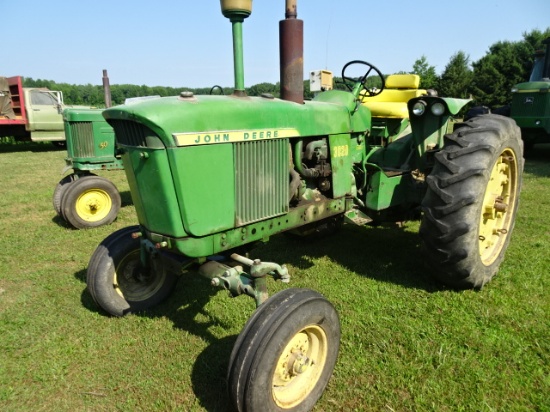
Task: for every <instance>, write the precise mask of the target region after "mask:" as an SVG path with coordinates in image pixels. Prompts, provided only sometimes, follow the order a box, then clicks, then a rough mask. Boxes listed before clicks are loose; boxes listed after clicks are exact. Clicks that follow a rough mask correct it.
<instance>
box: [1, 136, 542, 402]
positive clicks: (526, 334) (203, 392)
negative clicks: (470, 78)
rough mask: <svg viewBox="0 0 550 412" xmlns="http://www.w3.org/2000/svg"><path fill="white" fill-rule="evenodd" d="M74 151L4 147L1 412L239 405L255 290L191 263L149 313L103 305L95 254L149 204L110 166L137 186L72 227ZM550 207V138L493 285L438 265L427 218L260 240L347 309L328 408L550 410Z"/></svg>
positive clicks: (532, 159) (297, 282)
mask: <svg viewBox="0 0 550 412" xmlns="http://www.w3.org/2000/svg"><path fill="white" fill-rule="evenodd" d="M64 157H65V152H64V151H62V150H55V149H54V148H53V146H51V145H49V144H17V145H10V144H7V143H3V144H0V172H1V175H2V189H1V194H2V195H1V196H0V210H1V218H0V234H1V236H2V241H1V243H0V244H1V245H2V246H1V248H0V410H2V411H13V412H20V411H33V412H36V411H118V410H119V411H225V410H226V408H227V403H228V398H227V395H226V382H225V377H226V369H227V364H228V360H229V354H230V352H231V349H232V346H233V343H234V342H235V340H236V337H237V335H238V333H239V332H240V330H241V328H242V326H243V325H244V323H245V322H246V320H247V318H248V316H250V314H251V313H252V311H253V310H254V302H253V300H252V299H250V298H246V297H240V298H236V299H231V298H229V297H228V296H227V293H226V292H223V291H219V290H217V289H213V288H212V287H211V286H210V285H209V282H208V281H206V280H204V279H203V278H201V277H200V276H199V275H197V274H195V273H189V274H186V275H184V276H183V277H182V278H181V279H180V281H179V282H178V285H177V289H176V291H175V293H174V295H172V296H171V297H170V298H169V299H168V300H167V301H166V302H164V303H163V304H162V305H160V306H158V307H156V308H154V310H151V311H149V312H147V313H142V314H137V315H130V316H128V317H126V318H122V319H118V318H111V317H108V316H106V315H105V314H104V313H103V312H102V311H100V310H98V308H97V307H96V306H95V304H94V303H93V301H92V299H91V297H90V295H89V294H88V292H87V290H86V284H85V273H86V266H87V264H88V260H89V258H90V256H91V254H92V252H93V251H94V249H95V247H96V246H97V244H98V243H99V242H100V241H101V240H102V239H103V238H105V237H106V236H108V235H109V234H110V233H111V232H113V231H115V230H117V229H120V228H122V227H125V226H129V225H133V224H136V223H137V221H136V218H135V211H134V209H133V206H132V204H131V200H130V195H129V193H128V186H127V184H126V181H125V177H124V173H123V172H104V173H100V175H102V176H105V177H108V178H109V179H110V180H111V181H113V182H114V183H115V184H116V185H117V187H118V188H119V190H120V191H121V193H122V199H123V207H122V209H121V212H120V214H119V217H118V219H117V220H116V221H115V222H114V223H113V224H112V225H110V226H106V227H100V228H96V229H90V230H74V229H71V228H69V227H68V226H67V225H66V224H65V223H64V222H63V221H62V220H61V219H60V218H58V217H57V216H56V214H55V211H54V210H53V206H52V194H53V190H54V188H55V186H56V184H57V182H58V181H59V180H60V179H61V177H62V176H61V175H60V172H61V170H62V168H63V166H64V161H63V158H64ZM549 216H550V145H541V146H537V147H536V150H535V152H534V153H532V154H531V155H530V156H529V157H528V158H527V161H526V166H525V175H524V184H523V192H522V195H521V203H520V208H519V212H518V216H517V220H516V228H515V231H514V233H513V236H512V242H511V245H510V247H509V249H508V252H507V258H506V260H505V261H504V263H503V265H502V266H501V270H500V273H499V275H498V276H497V277H496V278H495V279H494V280H493V281H492V282H491V283H490V284H488V285H487V286H486V287H485V288H484V289H483V290H481V291H477V292H476V291H464V292H455V291H452V290H448V289H446V288H444V287H442V286H441V285H439V284H438V283H436V282H434V281H433V280H432V279H431V278H430V277H429V275H428V274H427V271H426V268H425V267H424V266H423V264H422V259H421V257H419V255H418V251H419V239H418V235H417V232H418V227H419V224H418V222H410V223H407V224H406V225H405V227H404V228H397V227H389V226H388V227H379V228H373V227H351V226H346V227H345V228H344V229H343V230H341V231H340V232H339V233H338V234H336V235H334V236H333V237H328V238H323V239H320V240H317V241H315V242H311V243H306V242H304V241H298V240H293V239H289V238H287V237H285V236H276V237H274V238H273V239H272V240H271V242H269V243H268V244H265V245H263V246H261V247H260V248H258V249H256V250H255V253H254V256H253V257H257V258H261V259H262V260H264V261H274V262H277V263H280V264H282V263H286V264H287V265H288V267H289V269H290V272H291V275H292V280H291V284H290V285H291V286H294V287H309V288H312V289H315V290H318V291H319V292H321V293H323V294H324V295H325V296H326V297H327V298H328V299H329V300H330V301H331V302H332V303H333V304H334V305H335V307H336V308H337V310H338V312H339V314H340V320H341V326H342V340H341V350H340V355H339V360H338V363H337V365H336V368H335V371H334V375H333V377H332V379H331V381H330V383H329V386H328V388H327V390H326V391H325V393H324V395H323V397H322V398H321V400H320V401H319V402H318V404H317V406H316V407H315V410H316V411H413V410H415V411H438V412H439V411H488V412H489V411H550V298H549V287H550V276H549V272H550V218H549ZM269 287H270V292H271V293H274V292H275V291H277V290H280V289H282V288H284V287H286V285H283V284H281V283H274V282H273V281H270V282H269Z"/></svg>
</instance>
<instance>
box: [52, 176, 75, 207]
mask: <svg viewBox="0 0 550 412" xmlns="http://www.w3.org/2000/svg"><path fill="white" fill-rule="evenodd" d="M77 178H78V176H77V175H76V174H74V173H71V174H70V175H67V176H65V177H64V178H63V179H61V180H60V181H59V183H58V184H57V186H56V187H55V189H54V191H53V198H52V203H53V209H54V210H55V213H57V215H58V216H62V213H61V199H63V195H64V194H65V190H67V188H68V187H69V185H70V184H71V183H72V182H74V181H75V180H76V179H77Z"/></svg>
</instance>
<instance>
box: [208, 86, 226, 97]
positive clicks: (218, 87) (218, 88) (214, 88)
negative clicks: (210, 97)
mask: <svg viewBox="0 0 550 412" xmlns="http://www.w3.org/2000/svg"><path fill="white" fill-rule="evenodd" d="M215 90H219V91H220V92H219V93H216V94H221V95H224V94H225V93H224V92H223V89H222V87H221V86H218V85H217V84H216V85H215V86H212V88H211V89H210V94H214V91H215Z"/></svg>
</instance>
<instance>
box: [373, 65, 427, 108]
mask: <svg viewBox="0 0 550 412" xmlns="http://www.w3.org/2000/svg"><path fill="white" fill-rule="evenodd" d="M419 85H420V76H418V75H417V74H392V75H389V76H388V77H387V78H386V86H385V88H384V90H382V93H380V94H378V95H376V96H372V97H369V96H367V95H366V93H365V92H364V91H363V92H362V94H363V96H362V103H363V104H364V105H365V106H367V107H368V108H369V110H370V111H371V113H372V116H373V117H392V118H399V119H406V118H408V117H409V111H408V109H407V102H408V101H409V100H410V99H412V98H414V97H418V96H422V95H425V94H427V92H426V90H423V89H419V88H418V86H419Z"/></svg>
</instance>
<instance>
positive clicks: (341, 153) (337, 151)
mask: <svg viewBox="0 0 550 412" xmlns="http://www.w3.org/2000/svg"><path fill="white" fill-rule="evenodd" d="M348 154H349V146H348V145H343V146H334V148H333V151H332V157H345V156H347V155H348Z"/></svg>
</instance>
